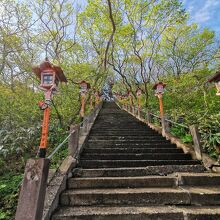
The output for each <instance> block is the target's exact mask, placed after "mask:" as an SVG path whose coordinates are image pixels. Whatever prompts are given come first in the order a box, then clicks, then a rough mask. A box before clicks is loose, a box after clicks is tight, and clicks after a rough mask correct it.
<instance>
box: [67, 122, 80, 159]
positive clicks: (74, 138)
mask: <svg viewBox="0 0 220 220" xmlns="http://www.w3.org/2000/svg"><path fill="white" fill-rule="evenodd" d="M70 133H72V134H71V135H70V138H69V143H68V153H69V155H70V156H74V154H75V152H76V151H77V148H78V144H79V125H71V126H70Z"/></svg>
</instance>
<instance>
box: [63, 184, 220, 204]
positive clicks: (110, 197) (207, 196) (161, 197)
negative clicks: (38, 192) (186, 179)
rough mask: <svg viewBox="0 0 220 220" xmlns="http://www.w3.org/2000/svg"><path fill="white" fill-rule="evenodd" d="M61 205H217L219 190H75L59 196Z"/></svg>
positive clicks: (206, 188) (219, 197) (191, 188)
mask: <svg viewBox="0 0 220 220" xmlns="http://www.w3.org/2000/svg"><path fill="white" fill-rule="evenodd" d="M60 204H61V205H63V206H74V205H75V206H81V205H84V206H92V205H220V187H215V188H210V187H181V188H179V187H178V188H134V189H124V188H123V189H120V188H114V189H80V190H79V189H74V190H66V191H65V192H64V193H62V194H61V197H60Z"/></svg>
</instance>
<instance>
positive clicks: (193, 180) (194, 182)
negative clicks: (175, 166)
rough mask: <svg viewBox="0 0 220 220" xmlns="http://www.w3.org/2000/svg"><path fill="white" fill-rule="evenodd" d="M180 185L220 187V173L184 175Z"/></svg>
mask: <svg viewBox="0 0 220 220" xmlns="http://www.w3.org/2000/svg"><path fill="white" fill-rule="evenodd" d="M179 184H180V185H188V186H213V187H215V186H217V187H218V186H220V173H182V174H181V179H180V183H179Z"/></svg>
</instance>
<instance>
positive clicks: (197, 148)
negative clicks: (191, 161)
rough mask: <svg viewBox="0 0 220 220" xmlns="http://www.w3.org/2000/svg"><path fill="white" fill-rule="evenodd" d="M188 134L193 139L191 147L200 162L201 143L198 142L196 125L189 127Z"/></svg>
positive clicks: (198, 136) (198, 135)
mask: <svg viewBox="0 0 220 220" xmlns="http://www.w3.org/2000/svg"><path fill="white" fill-rule="evenodd" d="M189 130H190V133H191V134H192V138H193V147H194V150H195V153H196V157H197V159H198V160H202V153H201V142H200V134H199V130H198V127H197V126H196V125H191V126H190V127H189Z"/></svg>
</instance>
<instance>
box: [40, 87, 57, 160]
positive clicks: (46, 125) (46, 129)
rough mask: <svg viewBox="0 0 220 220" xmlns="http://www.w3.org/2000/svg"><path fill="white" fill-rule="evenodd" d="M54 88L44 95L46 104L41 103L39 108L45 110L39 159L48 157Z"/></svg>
mask: <svg viewBox="0 0 220 220" xmlns="http://www.w3.org/2000/svg"><path fill="white" fill-rule="evenodd" d="M53 90H54V88H53V87H52V88H51V89H50V90H48V91H46V92H45V93H44V95H45V102H39V107H40V109H41V110H44V118H43V122H42V131H41V141H40V146H39V157H40V158H45V156H46V148H47V139H48V133H49V120H50V102H51V99H52V94H53Z"/></svg>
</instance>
